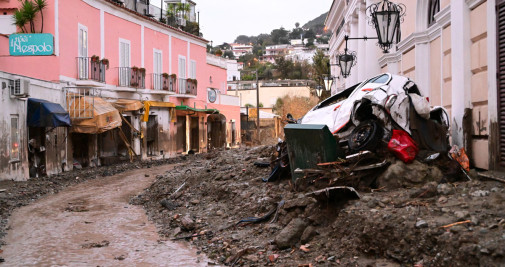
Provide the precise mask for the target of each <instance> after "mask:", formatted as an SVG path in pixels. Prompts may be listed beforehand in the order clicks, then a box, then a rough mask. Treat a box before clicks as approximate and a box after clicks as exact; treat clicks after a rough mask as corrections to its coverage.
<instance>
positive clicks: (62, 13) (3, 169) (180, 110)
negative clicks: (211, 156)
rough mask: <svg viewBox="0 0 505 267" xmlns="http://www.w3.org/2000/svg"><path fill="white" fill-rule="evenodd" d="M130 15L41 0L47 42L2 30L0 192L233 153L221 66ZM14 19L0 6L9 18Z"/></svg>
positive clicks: (109, 4) (120, 8)
mask: <svg viewBox="0 0 505 267" xmlns="http://www.w3.org/2000/svg"><path fill="white" fill-rule="evenodd" d="M188 2H191V1H188ZM136 3H137V4H140V3H144V4H146V3H147V4H148V2H146V1H137V2H136ZM191 3H192V2H191ZM130 4H131V3H130V2H128V1H126V0H122V1H121V0H65V1H61V0H47V7H46V8H45V9H44V28H43V33H29V34H20V32H21V31H22V30H21V28H19V27H18V28H12V27H10V26H8V24H9V23H11V22H10V21H7V20H5V19H0V23H2V24H0V29H2V31H3V33H2V35H1V36H0V55H1V56H0V84H2V85H3V88H5V89H4V90H2V91H1V92H0V100H1V101H2V106H1V107H0V109H1V111H0V124H1V125H2V127H1V129H2V131H3V132H2V134H1V138H2V142H0V173H1V175H0V180H2V179H14V180H26V179H28V178H29V177H33V176H36V175H45V174H47V175H52V174H56V173H59V172H62V171H68V170H71V169H72V168H73V167H74V166H84V167H86V166H98V165H104V164H109V163H113V162H116V161H120V160H134V159H137V158H139V159H142V160H148V159H159V158H165V157H172V156H175V155H176V154H178V153H188V152H190V151H192V152H195V153H199V152H205V151H207V150H208V149H209V148H213V147H223V146H230V145H233V144H235V143H238V142H240V134H238V133H237V132H239V131H240V125H237V123H236V122H238V121H239V120H240V106H239V99H238V97H235V96H228V95H226V93H227V69H226V67H227V64H226V61H225V60H224V59H220V58H215V56H212V55H208V54H207V53H206V46H207V40H205V39H203V38H201V37H199V35H198V34H193V33H191V32H190V31H185V30H186V28H183V27H173V26H170V25H168V24H166V23H165V22H163V20H161V21H160V19H159V18H157V17H153V16H151V15H149V14H151V13H149V14H146V12H145V11H144V10H141V9H139V6H140V5H137V9H135V6H134V7H133V8H132V7H131V5H130ZM148 7H149V10H151V6H148ZM19 8H20V2H19V1H15V0H10V1H2V2H0V11H1V12H4V13H5V14H7V15H9V16H11V15H12V14H13V12H14V11H15V10H17V9H19ZM149 12H151V11H149ZM38 16H40V15H38ZM40 21H41V20H40V18H39V17H37V19H36V20H35V29H36V30H37V32H39V31H40V30H39V29H41V26H42V25H41V23H40ZM28 28H29V27H28ZM6 29H7V30H8V29H10V31H8V32H6V31H7V30H6ZM16 32H17V33H16Z"/></svg>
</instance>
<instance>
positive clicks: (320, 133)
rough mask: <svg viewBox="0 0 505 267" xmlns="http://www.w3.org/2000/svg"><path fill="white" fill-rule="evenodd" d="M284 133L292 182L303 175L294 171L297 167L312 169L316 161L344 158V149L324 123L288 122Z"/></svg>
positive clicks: (315, 165)
mask: <svg viewBox="0 0 505 267" xmlns="http://www.w3.org/2000/svg"><path fill="white" fill-rule="evenodd" d="M284 134H285V136H286V143H287V145H288V154H289V165H290V166H291V177H292V180H293V182H296V180H297V179H298V178H300V177H303V173H295V170H296V169H298V168H300V169H313V168H315V167H317V164H318V163H323V162H332V161H336V160H337V159H338V158H345V154H344V151H343V150H342V149H341V148H340V146H339V145H338V142H337V140H336V139H335V137H334V136H333V135H332V134H331V132H330V130H329V129H328V126H326V125H324V124H288V125H286V127H284Z"/></svg>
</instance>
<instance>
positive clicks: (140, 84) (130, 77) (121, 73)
mask: <svg viewBox="0 0 505 267" xmlns="http://www.w3.org/2000/svg"><path fill="white" fill-rule="evenodd" d="M145 83H146V70H145V69H144V68H137V67H132V68H130V67H119V68H118V86H119V87H131V88H136V89H144V88H145Z"/></svg>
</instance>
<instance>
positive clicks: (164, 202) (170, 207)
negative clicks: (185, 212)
mask: <svg viewBox="0 0 505 267" xmlns="http://www.w3.org/2000/svg"><path fill="white" fill-rule="evenodd" d="M160 204H161V206H162V207H164V208H165V209H167V210H175V209H176V208H177V204H176V203H174V202H172V201H170V200H168V199H163V200H161V201H160Z"/></svg>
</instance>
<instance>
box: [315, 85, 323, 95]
mask: <svg viewBox="0 0 505 267" xmlns="http://www.w3.org/2000/svg"><path fill="white" fill-rule="evenodd" d="M316 94H317V97H321V95H322V94H323V87H322V86H321V85H318V86H316Z"/></svg>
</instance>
